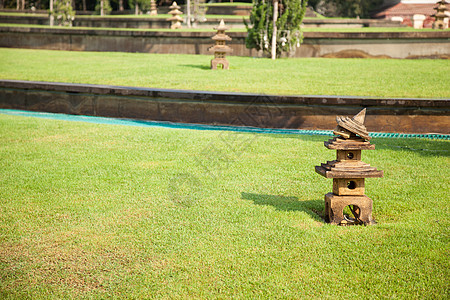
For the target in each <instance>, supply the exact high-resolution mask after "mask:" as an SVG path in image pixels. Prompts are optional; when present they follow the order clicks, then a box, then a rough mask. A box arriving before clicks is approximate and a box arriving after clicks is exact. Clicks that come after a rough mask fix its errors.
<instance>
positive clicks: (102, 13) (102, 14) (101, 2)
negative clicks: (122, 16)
mask: <svg viewBox="0 0 450 300" xmlns="http://www.w3.org/2000/svg"><path fill="white" fill-rule="evenodd" d="M104 15H105V12H104V11H103V0H100V16H104Z"/></svg>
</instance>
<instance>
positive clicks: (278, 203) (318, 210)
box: [241, 192, 325, 222]
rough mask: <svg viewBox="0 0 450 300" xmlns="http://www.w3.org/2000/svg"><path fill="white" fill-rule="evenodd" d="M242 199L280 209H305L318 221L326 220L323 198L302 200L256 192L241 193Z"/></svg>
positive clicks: (304, 210)
mask: <svg viewBox="0 0 450 300" xmlns="http://www.w3.org/2000/svg"><path fill="white" fill-rule="evenodd" d="M241 196H242V199H245V200H251V201H253V203H255V204H256V205H271V206H273V207H275V209H277V210H280V211H303V212H305V213H307V214H308V215H309V216H310V217H311V218H313V219H314V220H316V221H318V222H325V220H324V212H323V210H324V208H323V206H324V204H323V200H305V201H301V200H299V199H298V198H297V197H293V196H290V197H288V196H275V195H264V194H254V193H245V192H242V193H241Z"/></svg>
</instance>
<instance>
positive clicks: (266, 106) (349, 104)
mask: <svg viewBox="0 0 450 300" xmlns="http://www.w3.org/2000/svg"><path fill="white" fill-rule="evenodd" d="M363 107H367V109H368V112H367V119H366V126H367V128H368V130H369V131H372V132H397V133H440V134H450V128H449V126H448V124H450V99H384V98H364V97H345V96H276V95H260V94H240V93H225V92H207V91H187V90H167V89H150V88H134V87H120V86H103V85H81V84H66V83H50V82H29V81H14V80H0V108H4V109H25V110H31V111H44V112H53V113H66V114H75V115H77V114H80V115H92V116H103V117H116V118H132V119H142V120H154V121H171V122H183V123H198V124H212V125H234V126H254V127H261V128H291V129H308V130H330V129H333V128H334V127H335V125H336V122H335V117H336V115H354V114H356V113H357V112H358V111H359V110H360V109H362V108H363Z"/></svg>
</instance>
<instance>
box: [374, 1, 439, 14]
mask: <svg viewBox="0 0 450 300" xmlns="http://www.w3.org/2000/svg"><path fill="white" fill-rule="evenodd" d="M434 6H436V4H406V3H399V4H397V5H394V6H392V7H390V8H387V9H385V10H383V11H381V12H379V13H377V14H376V15H374V17H375V18H388V17H394V16H398V17H401V16H413V15H415V14H421V15H426V16H431V15H432V14H434V13H435V12H436V11H435V10H434V9H433V7H434Z"/></svg>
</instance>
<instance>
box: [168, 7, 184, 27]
mask: <svg viewBox="0 0 450 300" xmlns="http://www.w3.org/2000/svg"><path fill="white" fill-rule="evenodd" d="M169 8H170V11H169V14H170V15H172V17H171V18H168V19H167V21H171V22H172V25H171V26H170V29H180V28H181V22H183V18H182V17H180V15H182V14H183V12H181V11H180V8H181V7H180V6H179V5H178V4H177V3H176V2H175V1H174V2H173V3H172V5H171V6H170V7H169Z"/></svg>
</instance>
